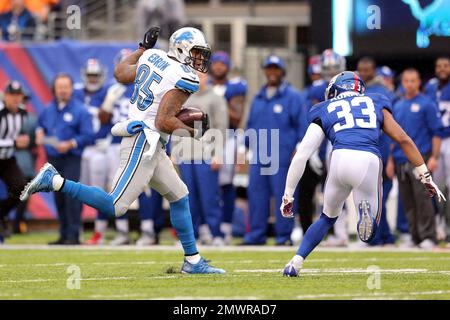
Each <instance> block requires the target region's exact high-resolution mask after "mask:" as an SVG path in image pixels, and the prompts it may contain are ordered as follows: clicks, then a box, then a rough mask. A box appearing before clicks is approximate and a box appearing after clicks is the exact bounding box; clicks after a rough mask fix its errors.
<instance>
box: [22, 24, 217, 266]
mask: <svg viewBox="0 0 450 320" xmlns="http://www.w3.org/2000/svg"><path fill="white" fill-rule="evenodd" d="M159 30H160V29H159V28H158V27H155V28H151V29H150V30H149V31H147V33H146V34H145V37H144V41H143V42H142V43H140V44H139V49H137V50H136V51H134V52H133V53H132V54H130V55H129V56H128V57H127V58H125V59H124V60H123V61H121V62H120V63H119V64H117V65H116V68H115V72H114V76H115V77H116V79H117V81H119V82H121V83H124V84H126V83H132V82H134V86H135V87H134V92H133V95H132V97H131V99H130V110H129V114H128V118H129V120H127V121H125V122H122V123H118V124H116V125H115V126H114V127H113V129H112V130H111V132H112V134H113V135H116V136H123V139H122V142H121V148H120V167H119V169H118V171H117V173H116V176H115V178H114V181H113V184H112V190H111V192H110V193H107V192H105V191H103V190H102V189H100V188H97V187H92V186H87V185H83V184H81V183H78V182H75V181H70V180H68V179H64V178H63V177H61V175H59V173H58V172H57V171H56V169H55V168H54V167H53V166H52V165H50V164H49V163H47V164H45V165H44V167H43V168H42V169H41V170H40V172H39V173H38V175H37V176H36V177H35V178H34V179H33V180H32V181H31V182H30V183H29V184H28V185H27V186H26V187H25V189H24V191H23V192H22V195H21V199H22V200H25V199H27V198H28V197H29V196H30V195H31V194H33V193H36V192H52V191H55V192H63V193H66V194H68V195H69V196H71V197H73V198H75V199H78V200H80V201H82V202H84V203H86V204H87V205H89V206H91V207H94V208H96V209H97V210H101V211H103V212H105V213H108V214H109V215H111V216H121V215H123V214H125V213H126V211H127V209H128V207H129V206H130V205H131V203H132V202H133V201H134V200H136V198H137V197H138V196H139V194H141V193H142V192H143V191H144V189H145V188H146V187H147V186H148V185H150V186H151V187H152V188H153V189H154V190H156V191H158V192H159V193H160V194H161V195H162V196H164V197H165V198H166V199H167V200H168V201H169V203H170V221H171V223H172V225H173V227H174V228H175V230H176V232H177V235H178V237H179V239H180V242H181V244H182V246H183V250H184V254H185V259H184V263H183V265H182V268H181V272H182V273H190V274H211V273H215V274H223V273H225V271H224V270H222V269H218V268H214V267H212V266H210V265H209V264H208V263H207V261H206V260H205V259H204V258H203V257H201V256H200V255H199V253H198V251H197V247H196V243H195V237H194V230H193V226H192V218H191V212H190V209H189V198H188V189H187V187H186V185H185V184H184V183H183V181H182V180H181V179H180V177H179V176H178V174H177V172H176V171H175V168H174V166H173V164H172V162H171V161H170V159H169V157H168V156H167V154H166V152H165V144H166V143H167V141H168V139H169V135H170V134H172V133H173V132H174V131H176V130H181V131H183V132H184V133H185V134H190V135H191V136H193V137H195V138H200V137H201V136H202V134H203V133H204V132H205V131H206V130H207V129H208V124H207V122H206V123H205V122H204V123H202V126H201V128H197V129H194V128H192V127H189V126H187V125H185V124H184V123H183V122H182V121H180V120H179V119H178V118H177V117H176V115H177V114H178V112H179V111H180V110H181V107H182V105H183V103H184V102H185V101H186V100H187V99H188V98H189V96H190V95H191V94H192V93H194V92H196V91H197V90H198V88H199V80H198V76H197V74H196V71H200V72H207V70H208V66H209V58H210V55H211V49H210V47H209V45H208V43H207V42H206V39H205V36H204V35H203V33H202V32H201V31H200V30H197V29H195V28H181V29H179V30H177V31H175V32H174V34H173V35H172V36H171V37H170V40H169V50H168V52H165V51H161V50H156V49H152V48H153V47H154V45H155V43H156V40H157V38H158V34H159Z"/></svg>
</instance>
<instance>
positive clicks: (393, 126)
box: [383, 109, 446, 201]
mask: <svg viewBox="0 0 450 320" xmlns="http://www.w3.org/2000/svg"><path fill="white" fill-rule="evenodd" d="M383 116H384V124H383V131H384V132H385V133H386V134H387V135H388V136H389V137H390V138H391V139H392V140H394V141H395V142H397V143H398V144H399V145H400V147H401V148H402V150H403V152H404V153H405V156H406V158H408V160H409V162H411V163H412V164H413V165H414V167H415V169H414V172H415V174H416V176H417V177H418V178H420V181H421V182H422V183H423V184H424V186H425V188H426V189H427V190H428V194H429V195H430V197H432V196H434V195H437V196H438V200H439V201H441V200H444V201H446V199H445V197H444V195H443V194H442V192H441V191H440V190H439V188H438V187H437V186H436V184H435V183H434V182H433V179H432V177H431V173H430V172H429V170H428V168H427V165H426V164H425V161H424V160H423V158H422V155H421V154H420V152H419V150H418V149H417V146H416V144H415V143H414V142H413V141H412V140H411V138H410V137H409V136H408V135H407V134H406V132H405V131H404V130H403V129H402V127H400V125H399V124H398V123H397V122H396V121H395V119H394V117H393V116H392V114H391V113H390V112H389V111H388V110H386V109H383Z"/></svg>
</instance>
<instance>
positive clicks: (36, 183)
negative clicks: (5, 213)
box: [20, 162, 59, 201]
mask: <svg viewBox="0 0 450 320" xmlns="http://www.w3.org/2000/svg"><path fill="white" fill-rule="evenodd" d="M56 175H59V173H58V171H57V170H56V169H55V167H53V166H52V165H51V164H50V163H48V162H47V163H46V164H44V166H43V167H42V168H41V170H39V173H38V174H37V176H36V177H34V179H33V180H31V181H30V182H29V183H28V184H27V185H26V186H25V188H24V189H23V191H22V193H21V194H20V200H21V201H25V200H27V199H28V198H29V197H30V196H31V195H32V194H33V193H36V192H51V191H55V190H54V189H53V177H54V176H56Z"/></svg>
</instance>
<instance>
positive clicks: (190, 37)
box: [175, 31, 194, 44]
mask: <svg viewBox="0 0 450 320" xmlns="http://www.w3.org/2000/svg"><path fill="white" fill-rule="evenodd" d="M192 40H194V35H193V34H192V32H190V31H185V32H183V33H182V34H180V35H179V36H177V37H175V43H176V44H180V43H181V42H182V41H188V42H189V43H191V42H192Z"/></svg>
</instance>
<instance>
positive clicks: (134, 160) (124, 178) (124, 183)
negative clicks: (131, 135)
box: [110, 132, 146, 203]
mask: <svg viewBox="0 0 450 320" xmlns="http://www.w3.org/2000/svg"><path fill="white" fill-rule="evenodd" d="M145 141H146V140H145V134H144V133H142V132H141V133H139V136H138V137H137V138H136V142H135V144H134V147H133V149H132V151H131V156H130V158H129V159H128V163H127V165H126V166H125V168H124V170H123V171H122V174H121V177H120V178H119V180H118V182H117V183H116V186H115V188H114V190H113V191H112V192H111V193H110V194H111V196H112V197H113V202H114V203H116V202H117V201H118V200H119V199H120V197H121V196H122V194H123V193H124V191H125V190H126V188H127V187H128V184H129V183H130V181H131V179H132V178H133V175H134V173H135V172H136V169H137V167H138V165H139V162H140V160H141V157H142V154H143V153H144V149H145V148H144V147H145Z"/></svg>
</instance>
